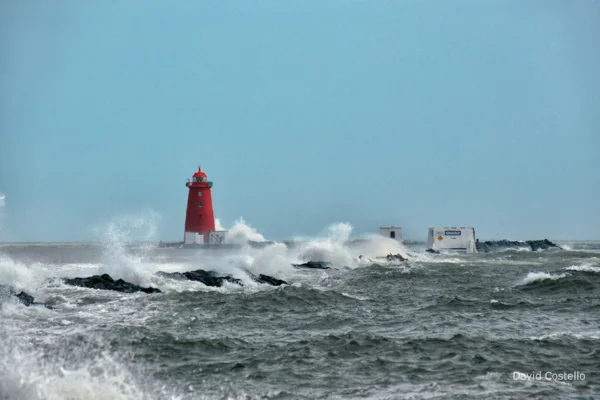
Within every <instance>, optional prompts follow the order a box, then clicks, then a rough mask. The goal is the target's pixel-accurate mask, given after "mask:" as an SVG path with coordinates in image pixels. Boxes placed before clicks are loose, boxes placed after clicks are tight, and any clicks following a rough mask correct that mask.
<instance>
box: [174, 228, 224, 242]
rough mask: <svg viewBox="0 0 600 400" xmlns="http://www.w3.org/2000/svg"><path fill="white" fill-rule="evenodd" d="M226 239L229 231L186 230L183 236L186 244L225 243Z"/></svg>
mask: <svg viewBox="0 0 600 400" xmlns="http://www.w3.org/2000/svg"><path fill="white" fill-rule="evenodd" d="M226 241H227V231H211V232H185V234H184V236H183V244H185V245H199V244H225V242H226Z"/></svg>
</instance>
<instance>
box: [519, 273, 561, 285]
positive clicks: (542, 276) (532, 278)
mask: <svg viewBox="0 0 600 400" xmlns="http://www.w3.org/2000/svg"><path fill="white" fill-rule="evenodd" d="M566 276H567V274H559V275H556V274H549V273H547V272H529V273H528V274H527V276H526V277H525V278H523V280H522V282H521V284H523V285H529V284H531V283H533V282H538V281H545V280H557V279H561V278H565V277H566Z"/></svg>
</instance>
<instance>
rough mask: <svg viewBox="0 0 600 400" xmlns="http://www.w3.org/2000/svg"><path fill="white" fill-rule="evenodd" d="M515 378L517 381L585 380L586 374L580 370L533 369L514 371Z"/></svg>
mask: <svg viewBox="0 0 600 400" xmlns="http://www.w3.org/2000/svg"><path fill="white" fill-rule="evenodd" d="M513 380H515V381H566V382H574V381H584V380H585V374H584V373H581V372H579V371H571V372H564V371H563V372H553V371H531V372H530V373H525V372H518V371H515V372H513Z"/></svg>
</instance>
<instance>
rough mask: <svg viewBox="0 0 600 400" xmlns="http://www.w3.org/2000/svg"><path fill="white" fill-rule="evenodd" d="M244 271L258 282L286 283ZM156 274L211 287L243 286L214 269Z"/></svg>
mask: <svg viewBox="0 0 600 400" xmlns="http://www.w3.org/2000/svg"><path fill="white" fill-rule="evenodd" d="M246 273H247V274H248V275H249V276H250V277H251V278H252V279H253V280H254V281H255V282H258V283H266V284H269V285H273V286H280V285H287V282H286V281H283V280H281V279H277V278H273V277H272V276H269V275H263V274H260V275H258V276H256V275H254V274H253V273H251V272H250V271H246ZM157 275H160V276H163V277H165V278H171V279H187V280H190V281H197V282H202V283H204V284H205V285H206V286H213V287H221V286H223V283H224V282H230V283H235V284H237V285H240V286H244V284H243V283H242V281H241V280H240V279H236V278H233V277H231V276H218V275H217V274H216V272H214V271H205V270H203V269H198V270H196V271H189V272H171V273H169V272H162V271H159V272H157Z"/></svg>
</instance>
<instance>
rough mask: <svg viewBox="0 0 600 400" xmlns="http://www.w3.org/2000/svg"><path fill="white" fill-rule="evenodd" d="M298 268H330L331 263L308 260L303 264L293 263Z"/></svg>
mask: <svg viewBox="0 0 600 400" xmlns="http://www.w3.org/2000/svg"><path fill="white" fill-rule="evenodd" d="M292 265H293V266H294V267H296V268H309V269H330V268H331V263H330V262H328V261H308V262H305V263H303V264H292Z"/></svg>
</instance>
